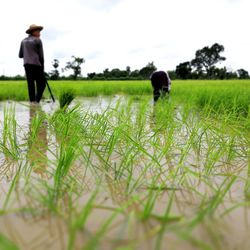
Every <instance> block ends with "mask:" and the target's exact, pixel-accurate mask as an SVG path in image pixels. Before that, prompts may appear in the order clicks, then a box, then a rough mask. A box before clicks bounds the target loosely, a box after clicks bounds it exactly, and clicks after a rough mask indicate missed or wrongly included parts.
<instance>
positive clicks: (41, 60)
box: [37, 39, 44, 69]
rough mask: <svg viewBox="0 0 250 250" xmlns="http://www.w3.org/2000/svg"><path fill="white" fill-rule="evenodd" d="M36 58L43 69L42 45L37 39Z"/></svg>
mask: <svg viewBox="0 0 250 250" xmlns="http://www.w3.org/2000/svg"><path fill="white" fill-rule="evenodd" d="M37 46H38V56H39V60H40V63H41V65H42V67H43V69H44V53H43V43H42V41H41V40H40V39H39V40H38V45H37Z"/></svg>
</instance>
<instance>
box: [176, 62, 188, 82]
mask: <svg viewBox="0 0 250 250" xmlns="http://www.w3.org/2000/svg"><path fill="white" fill-rule="evenodd" d="M175 72H176V77H177V78H178V79H190V78H192V66H191V63H190V62H184V63H180V64H179V65H178V66H176V70H175Z"/></svg>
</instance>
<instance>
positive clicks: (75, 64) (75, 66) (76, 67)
mask: <svg viewBox="0 0 250 250" xmlns="http://www.w3.org/2000/svg"><path fill="white" fill-rule="evenodd" d="M83 63H85V60H84V58H81V57H75V56H72V61H70V62H67V64H66V67H65V68H64V70H66V71H67V70H73V75H72V76H73V79H74V80H76V79H77V77H78V76H80V75H81V73H82V69H81V66H82V64H83Z"/></svg>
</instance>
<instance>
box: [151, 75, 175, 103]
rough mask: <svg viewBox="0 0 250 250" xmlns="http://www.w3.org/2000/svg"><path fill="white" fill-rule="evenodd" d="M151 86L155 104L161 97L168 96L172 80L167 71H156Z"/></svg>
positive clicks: (152, 76)
mask: <svg viewBox="0 0 250 250" xmlns="http://www.w3.org/2000/svg"><path fill="white" fill-rule="evenodd" d="M151 84H152V87H153V95H154V102H155V103H156V102H157V101H158V99H159V98H160V97H161V96H166V94H169V93H170V89H171V79H170V77H169V75H168V73H167V72H165V71H155V72H154V73H153V74H152V75H151Z"/></svg>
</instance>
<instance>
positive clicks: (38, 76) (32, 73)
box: [24, 64, 46, 102]
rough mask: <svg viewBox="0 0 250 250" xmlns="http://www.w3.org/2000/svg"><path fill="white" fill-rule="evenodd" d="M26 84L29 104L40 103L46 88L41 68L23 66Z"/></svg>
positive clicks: (28, 65)
mask: <svg viewBox="0 0 250 250" xmlns="http://www.w3.org/2000/svg"><path fill="white" fill-rule="evenodd" d="M24 68H25V72H26V78H27V83H28V91H29V98H30V102H40V101H41V99H42V96H43V92H44V90H45V87H46V79H45V76H44V71H43V67H41V66H37V65H30V64H26V65H24Z"/></svg>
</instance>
